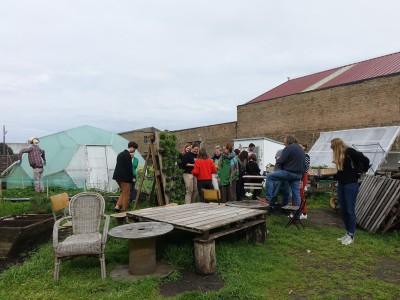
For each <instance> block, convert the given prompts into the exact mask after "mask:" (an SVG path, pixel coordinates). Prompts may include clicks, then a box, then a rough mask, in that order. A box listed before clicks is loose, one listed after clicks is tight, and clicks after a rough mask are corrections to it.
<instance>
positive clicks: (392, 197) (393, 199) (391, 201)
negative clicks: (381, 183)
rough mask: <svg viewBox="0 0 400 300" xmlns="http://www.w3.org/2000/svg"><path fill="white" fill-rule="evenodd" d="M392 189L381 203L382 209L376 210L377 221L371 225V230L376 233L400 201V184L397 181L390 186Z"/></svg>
mask: <svg viewBox="0 0 400 300" xmlns="http://www.w3.org/2000/svg"><path fill="white" fill-rule="evenodd" d="M390 187H391V189H390V190H387V191H386V193H385V195H384V199H386V200H383V201H382V202H381V203H382V205H381V206H380V210H376V211H375V216H376V218H375V219H376V221H375V222H374V223H373V225H372V226H371V231H372V232H373V233H376V232H377V231H378V230H379V228H380V227H381V224H382V223H383V222H384V220H385V219H386V217H387V216H388V215H389V214H390V210H391V209H392V208H393V207H394V205H395V204H396V203H397V202H398V199H399V198H400V186H399V185H396V184H395V182H393V184H392V185H391V186H390Z"/></svg>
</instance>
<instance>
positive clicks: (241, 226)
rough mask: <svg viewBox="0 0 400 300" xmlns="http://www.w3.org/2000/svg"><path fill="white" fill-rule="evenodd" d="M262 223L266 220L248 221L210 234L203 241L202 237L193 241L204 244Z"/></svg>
mask: <svg viewBox="0 0 400 300" xmlns="http://www.w3.org/2000/svg"><path fill="white" fill-rule="evenodd" d="M262 223H266V220H265V219H262V220H255V221H249V222H246V223H242V224H238V226H237V227H232V228H228V229H224V230H220V231H218V232H215V233H212V234H210V235H209V236H208V238H207V239H203V238H202V237H197V238H195V239H194V241H196V242H203V243H205V242H207V241H210V240H214V239H216V238H219V237H221V236H224V235H228V234H231V233H234V232H237V231H240V230H243V229H246V228H250V227H252V226H255V225H258V224H262Z"/></svg>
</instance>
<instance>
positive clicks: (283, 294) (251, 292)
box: [0, 194, 400, 300]
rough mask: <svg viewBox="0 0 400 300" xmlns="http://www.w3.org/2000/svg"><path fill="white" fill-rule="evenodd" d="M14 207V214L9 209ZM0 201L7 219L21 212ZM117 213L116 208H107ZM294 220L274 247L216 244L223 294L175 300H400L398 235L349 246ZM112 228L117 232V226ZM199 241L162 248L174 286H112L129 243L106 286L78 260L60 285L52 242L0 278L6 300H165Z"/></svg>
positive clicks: (364, 237) (122, 244)
mask: <svg viewBox="0 0 400 300" xmlns="http://www.w3.org/2000/svg"><path fill="white" fill-rule="evenodd" d="M328 197H329V196H327V195H324V194H322V195H319V196H318V197H314V198H312V199H311V200H308V204H309V211H310V213H309V215H310V216H312V212H313V210H315V211H316V210H320V209H321V208H326V207H327V205H328ZM14 204H15V205H16V206H15V207H11V208H10V207H8V206H10V205H14ZM19 206H23V204H18V203H8V202H7V203H4V202H0V212H1V213H2V215H3V213H4V212H10V210H12V209H13V208H15V209H22V208H20V207H19ZM107 209H108V211H109V213H111V210H112V205H109V206H108V207H107ZM287 221H288V220H287V218H286V217H285V216H283V215H280V214H276V215H272V216H270V217H268V221H267V227H268V230H269V234H268V239H267V242H266V243H265V244H263V245H253V244H251V243H247V242H245V241H242V240H238V239H236V238H234V237H230V236H228V237H223V238H220V239H217V243H216V253H217V268H218V271H217V274H218V275H219V276H221V277H222V279H223V280H224V283H225V286H224V287H223V288H222V289H220V290H218V291H209V292H199V291H191V292H185V293H182V294H179V295H177V296H176V297H171V298H169V299H191V300H192V299H400V236H399V232H398V231H395V232H391V233H388V234H385V235H373V234H370V233H368V232H364V231H361V230H358V231H357V235H356V241H355V243H354V244H352V245H350V246H343V245H341V243H340V242H339V241H337V240H336V238H338V237H340V236H342V235H343V234H344V231H343V229H341V228H337V227H333V226H326V225H319V224H316V223H314V222H311V220H306V221H304V225H305V227H306V228H305V229H304V230H303V229H302V230H300V231H299V230H297V228H296V227H295V226H291V227H289V228H285V224H286V222H287ZM111 223H112V226H114V223H113V222H111ZM191 238H192V236H188V234H184V233H182V234H181V235H180V233H179V232H178V233H177V232H174V233H173V234H172V236H171V238H169V239H166V240H164V241H163V243H162V244H161V243H158V245H157V256H158V259H163V260H165V261H168V262H171V263H172V264H173V265H174V268H175V272H174V273H173V274H172V275H171V276H170V277H168V278H167V279H158V278H154V277H150V278H146V279H141V280H138V281H131V282H123V281H113V280H111V279H110V278H109V274H110V272H111V270H112V269H114V268H115V267H117V266H118V265H120V264H127V263H128V255H127V254H128V244H127V242H126V240H121V239H115V238H112V237H109V239H108V242H107V248H106V264H107V279H106V280H101V279H100V263H99V261H98V259H96V258H86V257H77V258H74V259H71V260H64V261H63V262H62V263H61V270H60V281H59V282H57V283H55V282H54V281H53V268H54V259H53V254H52V245H51V241H49V242H48V243H46V244H43V245H41V246H39V247H38V248H37V249H35V251H33V252H32V253H31V254H30V255H29V258H28V259H27V260H25V262H24V263H23V264H22V265H18V266H14V267H11V268H10V269H8V270H6V271H5V272H3V273H2V274H0V299H97V300H100V299H114V300H115V299H124V300H125V299H163V296H162V295H161V294H160V284H162V283H163V282H164V281H165V280H167V281H168V280H179V279H180V273H179V270H180V269H194V262H193V243H192V240H191Z"/></svg>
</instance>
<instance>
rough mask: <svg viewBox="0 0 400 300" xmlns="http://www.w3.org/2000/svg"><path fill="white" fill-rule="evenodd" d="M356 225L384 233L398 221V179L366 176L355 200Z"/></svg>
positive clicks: (399, 199) (399, 203)
mask: <svg viewBox="0 0 400 300" xmlns="http://www.w3.org/2000/svg"><path fill="white" fill-rule="evenodd" d="M356 215H357V225H358V226H359V227H361V228H363V229H365V230H369V231H371V232H373V233H378V232H380V233H385V232H387V231H388V230H389V229H391V228H393V227H395V226H396V225H397V224H398V223H400V180H396V179H391V178H386V177H379V176H366V177H365V179H364V181H363V182H362V184H361V187H360V192H359V193H358V196H357V202H356Z"/></svg>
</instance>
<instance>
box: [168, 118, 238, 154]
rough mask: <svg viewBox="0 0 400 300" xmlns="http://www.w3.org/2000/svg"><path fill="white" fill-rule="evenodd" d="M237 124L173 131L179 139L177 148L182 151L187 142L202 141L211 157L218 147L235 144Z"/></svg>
mask: <svg viewBox="0 0 400 300" xmlns="http://www.w3.org/2000/svg"><path fill="white" fill-rule="evenodd" d="M236 125H237V123H236V122H229V123H222V124H215V125H209V126H204V127H196V128H188V129H182V130H175V131H171V133H175V134H176V136H177V138H178V143H177V147H178V150H179V151H181V150H182V149H183V147H184V145H185V143H187V142H193V141H201V145H202V147H205V148H206V149H207V152H208V154H209V155H210V156H211V155H212V154H213V153H214V150H215V146H216V145H220V146H222V145H224V144H227V143H233V140H234V139H235V138H236Z"/></svg>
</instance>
